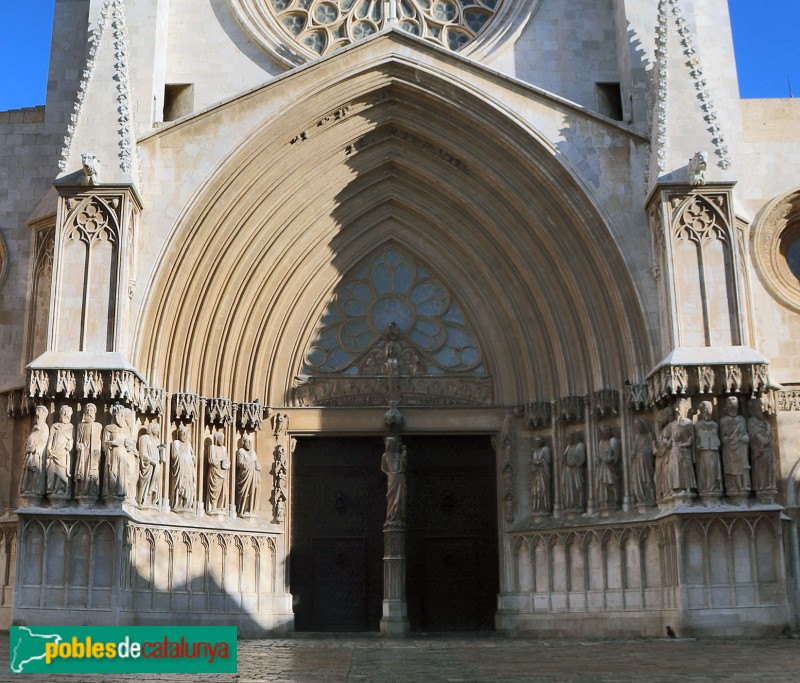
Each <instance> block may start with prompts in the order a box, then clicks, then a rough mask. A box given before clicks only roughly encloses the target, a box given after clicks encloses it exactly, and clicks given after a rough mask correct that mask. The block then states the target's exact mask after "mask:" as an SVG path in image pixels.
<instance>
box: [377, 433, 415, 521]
mask: <svg viewBox="0 0 800 683" xmlns="http://www.w3.org/2000/svg"><path fill="white" fill-rule="evenodd" d="M383 443H384V446H385V447H386V450H385V451H384V453H383V456H382V457H381V471H382V472H383V473H384V474H385V475H386V523H385V524H384V525H383V528H384V529H402V528H404V527H405V519H406V468H407V465H408V453H407V450H406V447H405V446H404V445H402V443H401V441H400V437H399V436H387V437H386V438H384V440H383Z"/></svg>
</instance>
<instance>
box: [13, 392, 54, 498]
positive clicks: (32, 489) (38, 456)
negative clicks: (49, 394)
mask: <svg viewBox="0 0 800 683" xmlns="http://www.w3.org/2000/svg"><path fill="white" fill-rule="evenodd" d="M49 414H50V411H49V410H48V409H47V408H46V407H45V406H42V405H39V406H36V410H35V417H34V424H33V428H32V429H31V433H30V434H29V435H28V438H27V439H26V441H25V460H24V461H23V464H22V479H21V480H20V485H19V492H20V494H21V495H22V496H24V497H27V498H30V499H31V500H32V501H34V500H36V499H39V498H41V497H42V495H43V494H44V452H45V449H46V448H47V443H48V441H49V438H50V428H49V427H48V426H47V416H48V415H49Z"/></svg>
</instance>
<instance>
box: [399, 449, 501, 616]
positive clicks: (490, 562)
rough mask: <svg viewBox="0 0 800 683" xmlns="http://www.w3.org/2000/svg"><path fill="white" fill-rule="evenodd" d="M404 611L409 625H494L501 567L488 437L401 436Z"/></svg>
mask: <svg viewBox="0 0 800 683" xmlns="http://www.w3.org/2000/svg"><path fill="white" fill-rule="evenodd" d="M403 442H404V443H405V444H406V445H407V447H408V488H409V492H408V512H407V519H408V537H407V541H406V547H407V556H408V559H407V583H406V593H407V599H408V613H409V620H410V622H411V629H412V630H413V631H480V630H492V629H493V628H494V614H495V610H496V602H497V592H498V590H499V567H498V546H497V497H496V490H495V489H496V470H495V454H494V450H493V449H492V446H491V442H490V441H489V438H488V437H468V436H464V437H461V436H458V437H452V436H448V437H406V438H404V440H403Z"/></svg>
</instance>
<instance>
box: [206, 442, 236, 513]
mask: <svg viewBox="0 0 800 683" xmlns="http://www.w3.org/2000/svg"><path fill="white" fill-rule="evenodd" d="M230 469H231V460H230V458H229V457H228V449H227V448H225V434H224V433H223V432H214V437H213V440H212V441H211V443H210V444H209V446H208V492H207V496H206V510H207V511H208V513H209V514H227V512H228V473H229V472H230Z"/></svg>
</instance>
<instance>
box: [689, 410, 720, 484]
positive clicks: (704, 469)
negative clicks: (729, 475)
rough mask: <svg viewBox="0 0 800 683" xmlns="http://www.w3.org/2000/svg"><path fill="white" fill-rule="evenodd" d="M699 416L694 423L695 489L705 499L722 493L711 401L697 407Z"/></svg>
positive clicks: (717, 445) (716, 431) (715, 424)
mask: <svg viewBox="0 0 800 683" xmlns="http://www.w3.org/2000/svg"><path fill="white" fill-rule="evenodd" d="M697 410H698V413H699V417H698V420H697V422H695V425H694V445H695V450H696V454H697V458H696V459H697V489H698V491H699V492H700V495H701V496H702V497H703V498H705V499H713V498H719V497H720V496H721V495H722V468H721V467H720V456H719V449H720V446H721V445H722V444H721V442H720V440H719V427H718V426H717V423H716V422H714V419H713V417H712V415H711V410H712V406H711V402H710V401H703V402H702V403H700V405H699V406H698V408H697Z"/></svg>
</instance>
